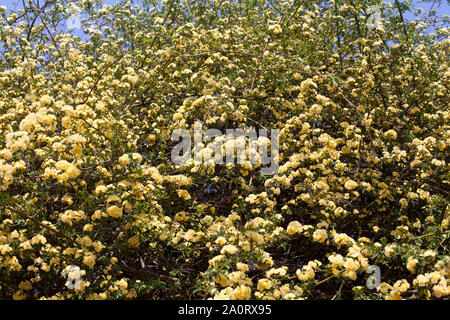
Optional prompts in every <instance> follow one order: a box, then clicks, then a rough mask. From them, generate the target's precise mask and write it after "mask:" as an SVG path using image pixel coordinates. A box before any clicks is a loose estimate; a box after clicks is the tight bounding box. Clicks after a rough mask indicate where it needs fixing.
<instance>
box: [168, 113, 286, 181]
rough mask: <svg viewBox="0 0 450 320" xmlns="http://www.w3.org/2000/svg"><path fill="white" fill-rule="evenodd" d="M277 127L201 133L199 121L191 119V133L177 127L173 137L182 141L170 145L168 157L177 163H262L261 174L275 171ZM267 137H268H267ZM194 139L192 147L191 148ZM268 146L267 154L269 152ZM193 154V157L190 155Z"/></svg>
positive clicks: (276, 162) (209, 130) (277, 142)
mask: <svg viewBox="0 0 450 320" xmlns="http://www.w3.org/2000/svg"><path fill="white" fill-rule="evenodd" d="M278 136H279V130H278V129H270V130H269V129H259V130H258V132H257V131H256V129H253V128H250V129H246V130H244V129H226V130H225V134H223V133H222V132H221V131H220V130H219V129H207V130H205V131H204V133H203V128H202V123H201V122H198V121H197V122H195V123H194V135H193V137H192V134H191V132H190V131H189V130H186V129H177V130H175V131H174V132H173V133H172V137H171V139H172V141H179V140H180V139H181V141H180V142H179V143H178V144H177V145H175V146H174V147H173V149H172V153H171V159H172V162H173V163H174V164H176V165H185V164H188V163H189V162H193V163H194V164H201V163H214V164H224V163H225V164H234V163H235V160H236V163H237V164H241V165H243V164H246V163H248V162H249V163H250V164H252V165H257V166H261V173H262V174H263V175H275V174H276V173H277V172H278V168H279V165H278V154H279V140H278ZM269 137H270V138H269ZM192 142H193V149H192ZM269 147H270V156H269ZM192 154H193V158H192Z"/></svg>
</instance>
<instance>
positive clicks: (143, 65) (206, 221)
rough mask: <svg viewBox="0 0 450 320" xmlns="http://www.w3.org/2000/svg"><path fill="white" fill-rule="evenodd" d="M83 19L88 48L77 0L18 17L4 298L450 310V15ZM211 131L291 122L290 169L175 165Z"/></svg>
mask: <svg viewBox="0 0 450 320" xmlns="http://www.w3.org/2000/svg"><path fill="white" fill-rule="evenodd" d="M371 5H377V6H378V7H379V8H380V9H381V12H382V13H383V15H382V16H383V20H382V21H381V22H382V23H380V24H377V26H376V27H375V28H372V27H370V25H368V24H367V21H368V19H369V18H370V13H368V7H369V6H371ZM70 6H72V7H73V6H74V5H73V4H72V5H70ZM70 6H69V7H70ZM76 6H77V7H78V9H80V10H81V12H83V14H84V17H85V19H83V20H82V21H81V24H82V29H83V32H84V34H83V36H81V37H79V36H76V35H74V34H73V33H69V32H64V31H63V30H62V29H61V24H62V23H63V22H64V19H66V18H68V13H67V12H68V11H67V8H68V6H67V1H53V0H47V1H45V4H43V5H42V6H41V7H39V8H38V7H36V5H35V4H33V3H32V2H29V3H28V4H27V3H26V6H25V8H24V10H19V11H17V12H13V11H11V10H9V11H8V10H6V8H0V42H1V45H2V47H1V49H0V50H1V51H0V52H1V53H0V55H1V57H2V58H1V59H0V110H1V116H0V132H1V134H0V186H1V189H2V190H1V193H0V207H1V210H0V297H1V298H8V299H10V298H14V299H25V298H27V299H121V298H124V299H131V298H141V299H143V298H145V299H177V298H184V299H193V298H196V299H199V298H200V299H208V298H214V299H336V298H337V299H339V298H342V299H402V298H410V299H411V298H421V299H436V298H441V299H442V298H445V297H448V295H449V293H450V291H449V290H450V289H449V276H450V266H449V264H450V259H449V252H448V250H449V248H448V244H449V240H448V239H449V212H450V211H449V201H448V199H449V197H448V192H449V177H450V176H449V170H448V154H449V144H450V143H449V142H450V135H449V132H450V131H449V110H448V103H449V100H448V96H449V90H448V88H449V83H450V69H449V44H450V42H449V40H448V34H449V33H448V28H446V25H447V23H448V20H446V18H445V17H443V18H439V17H436V16H433V15H431V16H427V15H426V14H425V16H423V15H422V16H421V17H422V18H421V19H417V20H416V21H410V22H409V21H406V20H403V16H402V15H401V13H402V11H403V12H404V11H405V10H406V9H407V5H406V4H404V3H400V2H398V1H395V3H393V4H388V3H383V2H380V1H365V0H334V1H333V0H331V1H321V0H315V1H294V0H288V1H274V2H268V3H266V2H263V1H259V0H251V1H250V0H249V1H240V2H233V1H222V0H212V1H204V0H165V1H161V2H159V1H150V0H149V1H144V4H143V5H142V6H134V5H132V4H130V2H129V1H122V2H121V3H120V4H118V5H114V6H107V5H102V4H101V1H97V0H80V1H78V2H77V3H76ZM419 15H420V12H419ZM440 23H441V24H440ZM442 23H444V25H442ZM430 26H434V28H435V29H434V32H433V33H431V32H430V31H427V30H428V29H427V28H428V27H430ZM195 121H201V122H202V123H203V124H204V127H206V126H207V127H208V128H218V129H220V130H222V131H224V130H225V129H227V128H243V129H248V128H258V129H261V128H269V129H279V130H280V137H279V143H280V148H279V156H278V158H277V159H278V160H279V164H280V167H279V170H278V172H277V173H276V174H275V175H273V176H264V175H262V174H261V173H260V166H259V165H258V164H252V163H250V162H247V163H245V164H214V163H212V162H208V163H202V164H198V163H195V162H193V161H190V162H188V163H187V164H185V165H175V164H174V163H173V162H172V160H171V150H172V147H173V145H174V142H173V141H171V134H172V132H173V131H174V130H176V129H180V128H182V129H188V130H191V131H192V130H193V124H194V122H195ZM203 148H207V143H206V142H205V144H204V146H203ZM371 265H374V266H378V267H379V268H380V278H379V280H380V284H379V285H377V288H375V289H369V287H367V286H366V280H367V278H368V277H369V276H370V275H371V274H370V273H367V271H368V268H369V266H371ZM70 266H78V267H79V270H78V269H77V273H78V274H79V275H80V276H81V278H80V282H79V285H78V286H77V287H76V288H74V289H73V288H72V289H71V288H69V287H68V286H67V285H66V281H67V277H68V273H70V270H69V269H70ZM69 278H70V277H69Z"/></svg>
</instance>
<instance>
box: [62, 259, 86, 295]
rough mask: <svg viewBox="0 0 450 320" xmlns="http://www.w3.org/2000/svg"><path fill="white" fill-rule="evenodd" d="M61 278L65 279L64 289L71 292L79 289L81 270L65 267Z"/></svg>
mask: <svg viewBox="0 0 450 320" xmlns="http://www.w3.org/2000/svg"><path fill="white" fill-rule="evenodd" d="M63 276H64V277H67V281H66V287H67V288H69V289H72V290H79V289H80V288H81V281H82V279H81V269H80V267H78V266H74V265H70V266H67V267H66V268H65V269H64V271H63Z"/></svg>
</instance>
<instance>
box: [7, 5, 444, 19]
mask: <svg viewBox="0 0 450 320" xmlns="http://www.w3.org/2000/svg"><path fill="white" fill-rule="evenodd" d="M117 2H119V0H103V3H105V4H108V5H112V4H114V3H117ZM132 2H133V1H132ZM386 2H392V3H393V2H394V0H387V1H386ZM140 3H141V1H140V0H134V4H135V5H139V4H140ZM412 3H413V5H414V6H415V7H416V8H422V9H423V10H424V11H425V12H428V11H429V10H430V9H431V8H433V9H435V10H436V12H437V13H438V14H447V15H450V5H449V3H448V1H447V0H443V1H440V3H439V1H438V2H437V3H435V4H434V5H433V2H428V3H426V2H423V1H420V0H412ZM0 5H1V6H6V7H7V8H8V9H13V8H15V9H20V8H22V0H0ZM404 16H405V18H406V19H414V15H413V13H412V12H406V13H404Z"/></svg>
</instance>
